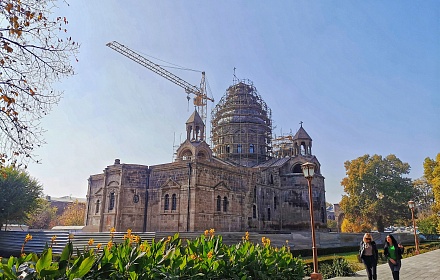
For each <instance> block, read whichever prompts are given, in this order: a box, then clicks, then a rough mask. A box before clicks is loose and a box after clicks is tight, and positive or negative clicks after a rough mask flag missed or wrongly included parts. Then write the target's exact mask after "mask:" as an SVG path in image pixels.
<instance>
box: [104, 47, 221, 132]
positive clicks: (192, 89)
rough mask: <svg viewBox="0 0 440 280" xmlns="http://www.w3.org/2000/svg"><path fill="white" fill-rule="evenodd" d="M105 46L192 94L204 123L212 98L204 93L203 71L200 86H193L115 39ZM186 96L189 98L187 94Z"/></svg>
mask: <svg viewBox="0 0 440 280" xmlns="http://www.w3.org/2000/svg"><path fill="white" fill-rule="evenodd" d="M106 46H107V47H110V48H112V49H113V50H115V51H117V52H119V53H121V54H123V55H125V56H126V57H128V58H129V59H131V60H134V61H135V62H137V63H139V64H140V65H142V66H144V67H146V68H148V69H150V70H151V71H153V72H155V73H156V74H158V75H160V76H162V77H164V78H165V79H167V80H169V81H171V82H173V83H175V84H176V85H178V86H180V87H182V88H183V89H184V90H185V92H186V93H187V94H188V95H189V94H193V95H194V98H193V101H194V105H195V106H196V107H197V112H198V113H199V115H200V117H201V118H202V120H203V122H204V123H205V125H206V118H207V109H208V104H207V103H208V102H207V100H209V101H211V102H214V99H213V98H210V97H208V96H207V94H206V82H205V72H202V80H201V81H200V86H199V87H196V86H193V85H191V84H190V83H188V82H186V81H185V80H183V79H181V78H179V77H177V76H176V75H174V74H173V73H171V72H169V71H168V70H165V69H164V68H162V67H161V66H160V65H158V64H155V63H154V62H152V61H151V60H149V59H147V58H145V57H143V56H142V55H140V54H138V53H136V52H135V51H132V50H131V49H129V48H128V47H126V46H124V45H122V44H120V43H118V42H116V41H113V42H110V43H108V44H106ZM187 98H188V100H189V96H188V97H187Z"/></svg>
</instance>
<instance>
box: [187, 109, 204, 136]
mask: <svg viewBox="0 0 440 280" xmlns="http://www.w3.org/2000/svg"><path fill="white" fill-rule="evenodd" d="M186 140H188V141H190V142H194V141H196V142H201V141H204V140H205V124H204V123H203V120H202V118H201V117H200V115H199V113H197V111H196V110H194V113H192V115H191V116H190V117H189V119H188V120H187V121H186Z"/></svg>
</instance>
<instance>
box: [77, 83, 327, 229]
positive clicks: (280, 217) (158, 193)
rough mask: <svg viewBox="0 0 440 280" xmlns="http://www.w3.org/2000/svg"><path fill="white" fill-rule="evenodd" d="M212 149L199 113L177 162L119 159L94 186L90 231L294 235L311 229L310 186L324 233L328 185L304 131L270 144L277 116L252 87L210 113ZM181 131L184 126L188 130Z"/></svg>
mask: <svg viewBox="0 0 440 280" xmlns="http://www.w3.org/2000/svg"><path fill="white" fill-rule="evenodd" d="M211 120H212V131H211V140H212V146H210V145H209V144H208V143H206V142H205V134H206V132H205V124H204V122H203V120H202V119H201V117H200V115H199V114H198V113H197V111H194V113H193V114H192V115H191V116H190V117H189V119H188V120H187V122H186V124H185V125H186V140H185V141H184V142H183V143H181V145H180V147H179V148H178V149H177V151H176V157H175V160H174V161H173V162H169V163H164V164H160V165H151V166H149V165H143V164H126V163H121V162H120V160H119V159H116V160H115V162H114V164H112V165H109V166H107V167H106V168H105V169H104V171H103V172H102V173H101V174H96V175H91V176H90V178H89V180H88V191H87V210H86V218H85V223H86V228H85V229H86V230H89V231H99V232H102V231H108V230H109V229H110V228H112V227H115V228H116V229H117V230H118V231H125V230H126V229H129V228H130V229H132V230H133V231H139V232H141V231H149V232H152V231H156V232H161V231H163V232H194V231H203V230H205V229H210V228H214V229H215V230H216V231H220V232H225V231H235V232H237V231H291V230H298V229H306V228H310V215H309V202H308V201H309V198H308V185H307V180H306V179H305V178H304V176H303V174H302V171H301V164H303V163H305V162H313V163H314V164H315V165H316V171H315V176H314V178H313V181H312V187H313V188H312V189H313V206H314V209H313V210H314V216H315V223H316V226H320V227H325V226H326V222H327V221H326V213H325V209H326V206H325V187H324V177H323V176H322V174H321V168H320V167H321V166H320V163H319V161H318V159H317V158H316V157H315V156H314V155H313V153H312V139H311V137H310V136H309V135H308V134H307V132H306V131H305V129H304V128H303V126H302V123H301V126H300V128H299V129H298V131H297V132H296V134H294V135H293V134H288V135H283V136H281V137H278V138H272V121H271V111H270V109H269V108H268V106H267V105H266V103H265V102H264V101H263V99H262V98H261V96H260V95H259V94H258V92H257V90H256V88H255V87H254V86H253V84H252V83H251V82H250V81H234V85H232V86H230V87H229V88H228V89H227V91H226V93H225V95H224V96H223V97H222V99H221V100H220V101H219V103H218V104H217V105H216V107H215V108H214V109H213V111H212V116H211ZM182 128H183V126H182Z"/></svg>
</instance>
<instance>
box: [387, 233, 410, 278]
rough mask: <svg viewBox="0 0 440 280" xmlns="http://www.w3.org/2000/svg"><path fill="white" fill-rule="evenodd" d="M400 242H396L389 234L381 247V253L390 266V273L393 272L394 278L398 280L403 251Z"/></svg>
mask: <svg viewBox="0 0 440 280" xmlns="http://www.w3.org/2000/svg"><path fill="white" fill-rule="evenodd" d="M404 250H405V249H404V248H403V246H402V244H399V243H397V240H396V239H395V238H394V236H392V235H391V234H389V235H388V236H387V238H386V239H385V246H384V248H383V253H384V255H385V257H386V258H387V260H388V265H389V266H390V269H391V273H392V274H393V279H394V280H399V271H400V267H401V266H402V262H401V259H402V254H403V252H404Z"/></svg>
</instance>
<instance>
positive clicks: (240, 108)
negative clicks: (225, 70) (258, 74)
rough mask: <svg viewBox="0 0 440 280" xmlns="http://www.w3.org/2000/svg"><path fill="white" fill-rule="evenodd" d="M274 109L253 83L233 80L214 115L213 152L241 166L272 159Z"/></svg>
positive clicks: (212, 127) (212, 130)
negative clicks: (267, 103) (271, 108)
mask: <svg viewBox="0 0 440 280" xmlns="http://www.w3.org/2000/svg"><path fill="white" fill-rule="evenodd" d="M271 140H272V111H271V110H270V108H268V106H267V105H266V103H265V102H264V100H263V99H262V98H261V96H260V94H259V93H258V92H257V89H256V88H255V86H254V85H253V83H252V82H251V81H249V80H240V81H239V80H238V79H234V82H233V85H232V86H230V87H229V88H228V89H227V90H226V93H225V94H224V96H223V97H222V98H221V100H220V101H219V103H218V104H217V105H216V106H215V108H214V109H213V110H212V114H211V141H212V144H213V152H214V154H215V155H216V156H217V157H219V158H221V159H224V160H228V161H231V162H234V163H236V164H238V165H242V166H248V167H250V166H254V165H256V164H259V163H261V162H264V161H267V160H268V159H270V154H271Z"/></svg>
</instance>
